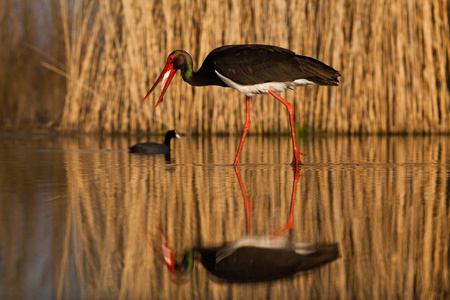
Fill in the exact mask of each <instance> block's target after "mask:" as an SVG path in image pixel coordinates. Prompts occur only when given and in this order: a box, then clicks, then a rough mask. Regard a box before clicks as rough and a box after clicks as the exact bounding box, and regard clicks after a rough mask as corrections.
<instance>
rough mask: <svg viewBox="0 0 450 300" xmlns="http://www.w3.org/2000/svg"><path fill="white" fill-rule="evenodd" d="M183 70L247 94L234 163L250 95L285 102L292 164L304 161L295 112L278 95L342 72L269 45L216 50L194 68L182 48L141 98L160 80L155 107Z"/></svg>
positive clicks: (190, 78)
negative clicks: (159, 94)
mask: <svg viewBox="0 0 450 300" xmlns="http://www.w3.org/2000/svg"><path fill="white" fill-rule="evenodd" d="M177 70H181V76H182V77H183V79H184V81H186V82H187V83H189V84H191V85H194V86H205V85H218V86H224V87H227V86H228V87H232V88H235V89H237V90H238V91H240V92H241V93H243V94H245V95H246V104H247V110H246V115H247V117H246V121H245V123H244V132H243V134H242V138H241V142H240V144H239V148H238V151H237V153H236V158H235V160H234V165H237V164H238V161H239V156H240V154H241V150H242V146H243V145H244V140H245V137H246V135H247V132H248V129H249V127H250V96H255V95H258V94H267V93H269V94H271V95H272V96H274V97H275V98H276V99H278V100H279V101H281V103H283V104H284V105H285V106H286V108H287V110H288V112H289V119H290V126H291V134H292V144H293V150H294V159H293V161H292V164H294V165H298V164H301V163H302V162H301V159H300V155H304V154H303V153H301V152H299V151H298V149H297V143H296V141H295V132H294V114H293V106H292V104H291V103H289V102H287V101H286V100H284V99H283V98H282V97H281V96H279V95H278V94H277V93H278V92H284V91H286V90H287V89H290V88H291V87H295V86H300V85H307V84H312V85H338V83H339V80H338V77H339V76H340V75H341V74H340V73H339V71H336V70H335V69H333V68H331V67H329V66H327V65H326V64H324V63H322V62H320V61H318V60H316V59H314V58H311V57H307V56H301V55H296V54H295V53H294V52H292V51H290V50H287V49H283V48H279V47H275V46H268V45H231V46H223V47H219V48H217V49H214V50H213V51H211V53H209V55H208V56H207V57H206V59H205V60H204V62H203V65H202V66H201V68H200V69H199V70H198V71H197V72H194V71H193V62H192V58H191V56H190V55H189V54H188V53H187V52H186V51H183V50H176V51H173V52H172V53H170V54H169V56H168V58H167V64H166V66H165V67H164V70H163V71H162V73H161V75H160V76H159V77H158V79H157V80H156V82H155V84H154V85H153V87H152V88H151V89H150V91H149V92H148V93H147V95H146V96H145V97H144V99H143V100H142V101H144V100H145V99H146V98H147V97H148V95H150V93H151V92H152V91H153V90H154V89H155V87H156V85H157V84H158V82H160V81H161V80H162V83H161V96H160V98H159V100H158V102H157V103H156V105H155V108H154V109H156V107H157V106H158V104H159V103H160V102H161V101H162V99H163V96H164V93H165V92H166V90H167V88H168V86H169V84H170V81H171V80H172V78H173V76H174V74H175V72H176V71H177Z"/></svg>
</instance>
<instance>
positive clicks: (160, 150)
mask: <svg viewBox="0 0 450 300" xmlns="http://www.w3.org/2000/svg"><path fill="white" fill-rule="evenodd" d="M174 137H176V138H179V137H180V135H179V134H178V133H177V132H176V131H175V130H170V131H167V133H166V137H165V139H164V144H158V143H139V144H136V145H134V146H131V147H128V149H130V153H146V154H170V140H171V139H172V138H174Z"/></svg>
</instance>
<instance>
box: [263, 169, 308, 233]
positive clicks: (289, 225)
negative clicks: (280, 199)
mask: <svg viewBox="0 0 450 300" xmlns="http://www.w3.org/2000/svg"><path fill="white" fill-rule="evenodd" d="M292 168H293V170H294V183H293V184H292V196H291V208H290V210H289V216H288V219H287V221H286V225H285V226H284V228H281V229H278V230H276V231H274V232H272V233H271V234H270V236H271V237H275V236H279V235H282V234H284V233H285V232H286V231H289V230H291V229H292V227H294V203H295V193H296V190H297V183H298V180H299V178H300V171H301V168H300V167H298V166H293V167H292ZM302 176H303V174H302Z"/></svg>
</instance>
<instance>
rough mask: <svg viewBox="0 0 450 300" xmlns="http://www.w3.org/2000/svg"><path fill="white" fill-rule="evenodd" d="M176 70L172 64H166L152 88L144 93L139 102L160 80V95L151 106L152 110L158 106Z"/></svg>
mask: <svg viewBox="0 0 450 300" xmlns="http://www.w3.org/2000/svg"><path fill="white" fill-rule="evenodd" d="M176 71H177V70H176V69H174V68H173V64H171V63H170V64H167V65H166V66H165V67H164V70H163V71H162V72H161V75H159V77H158V79H157V80H156V82H155V84H153V86H152V88H151V89H150V91H148V93H147V95H145V97H144V99H142V101H141V103H142V102H144V100H145V99H147V97H148V96H149V95H150V94H151V93H152V92H153V90H154V89H155V87H156V85H157V84H158V82H160V81H161V80H162V81H161V96H160V97H159V100H158V102H156V105H155V107H154V108H153V110H155V109H156V107H157V106H158V104H159V103H160V102H161V101H162V99H163V97H164V94H165V93H166V91H167V88H168V87H169V84H170V82H171V81H172V78H173V76H174V75H175V72H176Z"/></svg>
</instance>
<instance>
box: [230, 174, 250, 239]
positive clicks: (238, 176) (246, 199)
mask: <svg viewBox="0 0 450 300" xmlns="http://www.w3.org/2000/svg"><path fill="white" fill-rule="evenodd" d="M234 171H235V172H236V176H237V179H238V181H239V187H240V188H241V192H242V197H244V205H245V213H246V217H247V234H249V233H250V215H251V211H252V205H251V203H250V200H249V199H248V196H247V193H246V192H245V188H244V183H243V182H242V179H241V174H239V168H238V166H234Z"/></svg>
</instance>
